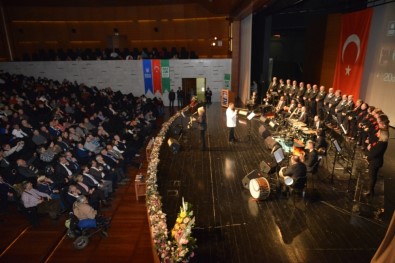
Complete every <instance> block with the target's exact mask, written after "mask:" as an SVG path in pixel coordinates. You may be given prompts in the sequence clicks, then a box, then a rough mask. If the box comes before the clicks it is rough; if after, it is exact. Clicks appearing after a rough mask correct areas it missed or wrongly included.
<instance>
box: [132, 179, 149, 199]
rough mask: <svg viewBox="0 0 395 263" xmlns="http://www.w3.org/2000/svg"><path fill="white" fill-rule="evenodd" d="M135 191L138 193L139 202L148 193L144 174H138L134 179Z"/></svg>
mask: <svg viewBox="0 0 395 263" xmlns="http://www.w3.org/2000/svg"><path fill="white" fill-rule="evenodd" d="M134 190H135V191H136V200H137V201H138V200H139V197H140V196H145V194H146V191H147V184H146V182H145V179H144V176H143V175H142V174H137V175H136V178H135V179H134Z"/></svg>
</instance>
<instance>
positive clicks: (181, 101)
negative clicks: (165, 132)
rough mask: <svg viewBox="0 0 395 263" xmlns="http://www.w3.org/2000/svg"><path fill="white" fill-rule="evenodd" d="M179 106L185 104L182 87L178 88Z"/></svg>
mask: <svg viewBox="0 0 395 263" xmlns="http://www.w3.org/2000/svg"><path fill="white" fill-rule="evenodd" d="M177 106H178V108H181V107H182V106H184V94H183V92H182V90H181V87H178V90H177Z"/></svg>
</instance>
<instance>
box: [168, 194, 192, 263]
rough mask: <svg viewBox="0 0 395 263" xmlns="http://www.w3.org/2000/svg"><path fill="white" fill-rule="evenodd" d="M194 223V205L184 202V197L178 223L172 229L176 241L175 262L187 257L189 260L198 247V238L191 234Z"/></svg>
mask: <svg viewBox="0 0 395 263" xmlns="http://www.w3.org/2000/svg"><path fill="white" fill-rule="evenodd" d="M194 225H195V217H194V216H193V210H192V206H191V205H190V204H189V203H187V202H184V198H182V206H181V207H180V213H178V217H177V220H176V223H175V224H174V227H173V229H172V231H171V236H172V238H173V239H174V243H175V251H174V253H173V258H174V259H175V262H180V261H185V259H186V261H188V260H189V259H190V258H191V257H193V256H194V252H193V250H194V249H195V248H196V239H195V238H194V237H192V235H191V233H192V228H193V227H194Z"/></svg>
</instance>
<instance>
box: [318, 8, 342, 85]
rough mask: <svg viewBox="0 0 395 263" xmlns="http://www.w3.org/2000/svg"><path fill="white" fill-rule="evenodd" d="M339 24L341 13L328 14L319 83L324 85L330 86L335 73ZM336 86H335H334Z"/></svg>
mask: <svg viewBox="0 0 395 263" xmlns="http://www.w3.org/2000/svg"><path fill="white" fill-rule="evenodd" d="M340 24H341V15H340V14H332V15H328V19H327V23H326V30H325V44H324V54H323V58H322V66H321V77H320V84H321V85H324V86H325V87H327V88H328V87H330V86H332V84H333V77H334V74H335V67H336V58H337V50H338V48H339V41H340ZM335 88H336V87H335Z"/></svg>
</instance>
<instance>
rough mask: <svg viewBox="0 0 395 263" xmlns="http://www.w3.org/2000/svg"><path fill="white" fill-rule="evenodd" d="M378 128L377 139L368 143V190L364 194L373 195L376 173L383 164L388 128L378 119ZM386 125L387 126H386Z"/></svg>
mask: <svg viewBox="0 0 395 263" xmlns="http://www.w3.org/2000/svg"><path fill="white" fill-rule="evenodd" d="M379 126H380V130H379V132H378V138H379V139H378V141H377V142H374V143H372V144H369V145H368V148H367V150H368V151H367V157H368V162H369V190H368V191H367V192H364V195H365V196H373V195H374V188H375V186H376V181H377V174H378V172H379V170H380V168H381V167H383V164H384V154H385V151H386V150H387V147H388V138H389V134H388V128H384V127H385V126H386V125H385V124H383V123H382V122H381V121H380V120H379ZM387 127H388V126H387Z"/></svg>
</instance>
